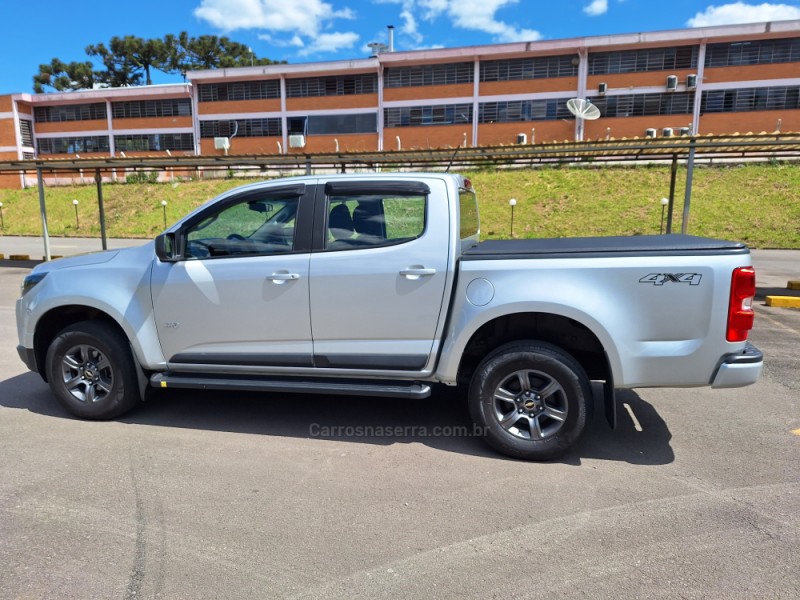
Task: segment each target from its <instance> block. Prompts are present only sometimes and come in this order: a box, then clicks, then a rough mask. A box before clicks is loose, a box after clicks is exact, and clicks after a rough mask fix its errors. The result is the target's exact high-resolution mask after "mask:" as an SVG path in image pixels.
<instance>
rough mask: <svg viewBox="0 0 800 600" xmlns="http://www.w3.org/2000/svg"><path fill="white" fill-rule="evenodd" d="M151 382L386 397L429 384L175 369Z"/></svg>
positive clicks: (412, 393)
mask: <svg viewBox="0 0 800 600" xmlns="http://www.w3.org/2000/svg"><path fill="white" fill-rule="evenodd" d="M150 385H151V386H153V387H157V388H185V389H192V390H237V391H245V392H300V393H306V394H336V395H342V396H382V397H385V398H409V399H411V398H427V397H428V396H430V395H431V387H430V386H429V385H427V384H424V383H418V382H408V383H407V384H398V383H397V382H390V383H389V382H382V381H369V380H355V381H354V380H341V379H324V380H320V379H276V378H265V377H212V376H202V375H201V376H198V375H193V374H192V375H188V374H182V373H181V374H178V373H155V374H154V375H152V376H151V377H150Z"/></svg>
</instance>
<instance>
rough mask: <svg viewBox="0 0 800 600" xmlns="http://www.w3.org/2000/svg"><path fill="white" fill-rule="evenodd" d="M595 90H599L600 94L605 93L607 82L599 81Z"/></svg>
mask: <svg viewBox="0 0 800 600" xmlns="http://www.w3.org/2000/svg"><path fill="white" fill-rule="evenodd" d="M597 91H598V92H600V95H603V94H605V93H606V92H607V91H608V84H607V83H606V82H605V81H601V82H600V83H598V84H597Z"/></svg>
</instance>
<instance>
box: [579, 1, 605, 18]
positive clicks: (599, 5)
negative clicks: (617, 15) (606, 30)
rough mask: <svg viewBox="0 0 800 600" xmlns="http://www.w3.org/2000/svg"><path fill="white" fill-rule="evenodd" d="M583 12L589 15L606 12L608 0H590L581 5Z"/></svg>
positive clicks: (594, 15) (593, 15)
mask: <svg viewBox="0 0 800 600" xmlns="http://www.w3.org/2000/svg"><path fill="white" fill-rule="evenodd" d="M583 12H585V13H586V14H587V15H589V16H590V17H596V16H599V15H604V14H606V13H607V12H608V0H592V1H591V2H590V3H589V4H587V5H586V6H584V7H583Z"/></svg>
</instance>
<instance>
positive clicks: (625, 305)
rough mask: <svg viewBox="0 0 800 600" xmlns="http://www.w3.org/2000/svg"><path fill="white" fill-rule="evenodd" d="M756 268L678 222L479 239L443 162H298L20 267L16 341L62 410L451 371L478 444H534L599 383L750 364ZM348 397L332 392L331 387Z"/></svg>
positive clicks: (309, 388) (684, 379)
mask: <svg viewBox="0 0 800 600" xmlns="http://www.w3.org/2000/svg"><path fill="white" fill-rule="evenodd" d="M754 294H755V273H754V271H753V268H752V266H751V262H750V256H749V250H748V249H747V247H746V246H744V245H743V244H740V243H734V242H725V241H719V240H710V239H704V238H697V237H691V236H683V235H668V236H639V237H631V238H624V237H612V238H574V239H552V240H509V241H487V242H483V243H481V242H480V241H479V218H478V205H477V201H476V197H475V193H474V190H473V189H472V186H471V184H470V182H469V181H468V180H466V179H464V178H462V177H460V176H458V175H452V174H408V173H404V174H400V173H392V174H376V175H331V176H308V177H298V178H290V179H282V180H273V181H268V182H262V183H256V184H252V185H247V186H244V187H240V188H237V189H234V190H232V191H229V192H226V193H225V194H222V195H221V196H219V197H218V198H216V199H214V200H211V201H210V202H208V203H206V204H205V205H203V206H202V207H200V208H198V209H197V210H195V211H194V212H192V213H191V214H189V215H188V216H186V217H185V218H184V219H182V220H180V221H179V222H178V223H176V224H175V225H173V226H172V227H171V228H170V229H168V230H167V231H166V232H164V233H163V234H161V235H159V236H158V237H157V238H156V239H155V240H154V241H153V242H151V243H148V244H146V245H144V246H141V247H138V248H130V249H125V250H113V251H107V252H102V253H97V254H91V255H85V256H78V257H73V258H67V259H61V260H57V261H54V262H51V263H46V264H42V265H39V266H38V267H36V268H35V269H34V270H33V271H32V272H31V273H30V274H29V275H28V276H27V277H26V278H25V281H24V283H23V293H22V297H21V298H20V299H19V301H18V302H17V324H18V332H19V346H18V351H19V354H20V357H21V358H22V359H23V361H24V362H25V363H26V364H27V365H28V367H29V368H30V369H31V370H34V371H37V372H39V373H40V374H41V375H42V377H43V378H45V380H47V381H48V382H49V384H50V386H51V388H52V390H53V392H54V394H55V396H56V398H57V399H58V400H59V401H60V402H61V403H62V404H63V405H64V406H65V407H66V408H67V409H68V410H69V411H71V412H72V413H74V414H76V415H78V416H81V417H84V418H92V419H110V418H114V417H116V416H119V415H121V414H122V413H124V412H125V411H127V410H129V409H131V408H132V407H133V406H134V405H135V404H137V403H138V402H139V401H140V400H141V399H143V398H144V396H145V392H146V391H147V390H148V388H154V387H155V388H172V387H183V388H198V389H229V390H263V391H273V392H281V393H283V392H292V391H299V392H319V393H325V394H341V395H354V394H360V395H372V396H390V397H396V398H424V397H426V396H428V395H429V394H430V393H431V386H432V385H433V384H445V385H451V386H455V385H463V386H464V389H465V390H468V391H467V396H468V403H469V408H470V412H471V415H472V417H473V419H474V420H475V422H476V424H477V425H478V426H479V428H480V429H479V430H480V431H482V432H483V435H484V437H485V439H486V440H487V441H488V442H489V444H491V445H492V446H493V447H494V448H496V449H497V450H499V451H501V452H503V453H505V454H508V455H511V456H515V457H520V458H527V459H550V458H554V457H556V456H558V455H560V454H562V453H563V452H565V451H566V450H567V449H569V448H570V447H572V446H573V445H574V444H575V442H576V441H577V440H578V438H579V437H580V435H581V433H582V432H583V430H584V428H585V427H586V423H587V420H588V417H589V415H590V413H591V410H592V408H593V406H592V404H593V398H592V391H591V388H590V381H592V380H596V381H603V382H604V390H605V394H604V396H605V397H604V399H603V400H602V402H603V404H604V409H605V412H606V415H607V416H608V418H609V421H610V422H611V423H612V425H613V423H614V421H615V406H614V389H615V388H633V387H653V386H667V387H670V386H681V387H685V386H709V385H710V386H712V387H718V388H724V387H735V386H743V385H748V384H751V383H753V382H755V381H756V380H757V379H758V377H759V374H760V372H761V368H762V362H763V360H762V356H761V353H760V352H759V351H758V350H756V349H755V348H754V347H753V346H751V345H750V344H749V343H748V342H747V334H748V331H749V330H750V329H751V328H752V324H753V311H752V308H751V302H752V298H753V296H754ZM342 401H346V400H342Z"/></svg>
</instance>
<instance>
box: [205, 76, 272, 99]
mask: <svg viewBox="0 0 800 600" xmlns="http://www.w3.org/2000/svg"><path fill="white" fill-rule="evenodd" d="M197 97H198V100H199V101H200V102H225V101H227V100H267V99H270V98H280V97H281V84H280V82H279V81H278V80H277V79H267V80H264V81H237V82H234V83H204V84H200V85H199V86H197Z"/></svg>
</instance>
